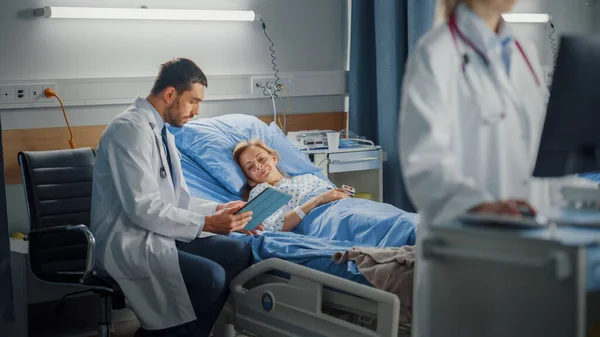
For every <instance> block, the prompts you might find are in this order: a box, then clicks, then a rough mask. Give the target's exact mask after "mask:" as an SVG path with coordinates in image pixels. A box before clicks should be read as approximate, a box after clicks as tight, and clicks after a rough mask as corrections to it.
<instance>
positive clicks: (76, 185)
mask: <svg viewBox="0 0 600 337" xmlns="http://www.w3.org/2000/svg"><path fill="white" fill-rule="evenodd" d="M95 157H96V155H95V152H94V149H92V148H81V149H75V150H54V151H24V152H20V153H19V155H18V159H19V165H20V166H21V173H22V175H23V187H24V189H25V199H26V202H27V211H28V213H29V222H30V230H31V231H30V233H29V261H30V267H31V270H32V272H33V274H34V275H35V276H36V277H37V278H38V279H41V280H43V281H49V282H60V283H80V282H85V277H84V276H85V275H86V266H88V265H89V263H90V261H89V257H90V249H93V247H91V248H90V245H92V246H93V237H92V238H91V240H92V241H90V238H88V237H87V236H86V235H85V233H84V231H81V230H71V229H66V227H65V226H76V225H85V226H89V224H90V209H91V197H92V179H93V174H94V160H95ZM71 228H72V227H71ZM92 251H93V250H92ZM87 269H89V268H87Z"/></svg>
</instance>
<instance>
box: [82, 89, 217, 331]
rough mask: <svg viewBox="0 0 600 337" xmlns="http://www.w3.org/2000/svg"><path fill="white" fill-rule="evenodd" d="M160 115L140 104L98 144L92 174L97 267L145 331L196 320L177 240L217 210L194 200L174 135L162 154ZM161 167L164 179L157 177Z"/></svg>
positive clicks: (195, 233)
mask: <svg viewBox="0 0 600 337" xmlns="http://www.w3.org/2000/svg"><path fill="white" fill-rule="evenodd" d="M163 125H164V123H163V121H162V118H161V117H160V115H158V112H156V110H155V109H154V108H153V107H152V105H150V103H149V102H148V101H147V100H146V99H144V98H138V99H137V100H136V101H135V102H134V104H133V105H132V106H131V107H129V109H127V110H126V111H125V112H123V113H122V114H120V115H119V116H117V117H116V118H115V119H114V120H113V121H112V122H111V123H110V124H109V125H108V126H107V128H106V130H105V131H104V133H103V134H102V137H101V139H100V144H99V146H98V150H97V156H96V163H95V167H94V184H93V191H92V210H91V225H90V227H91V230H92V232H93V234H94V236H95V238H96V257H97V259H96V261H97V263H98V265H99V267H100V268H102V269H104V270H105V271H106V272H108V273H109V274H110V275H111V276H112V277H113V278H114V279H115V280H116V282H117V283H118V284H119V285H120V286H121V288H122V290H123V292H124V294H125V296H126V298H127V300H128V301H129V303H130V305H131V307H132V308H133V311H134V312H135V314H136V315H137V317H138V319H139V320H140V322H141V325H142V327H143V328H145V329H148V330H155V329H164V328H168V327H172V326H176V325H180V324H183V323H186V322H190V321H193V320H194V319H196V316H195V314H194V310H193V308H192V304H191V302H190V299H189V297H188V293H187V291H186V287H185V284H184V281H183V277H182V275H181V271H180V269H179V262H178V256H177V248H176V247H175V240H180V241H185V242H189V241H191V240H193V239H195V238H196V237H198V236H199V235H201V231H202V229H203V226H204V215H210V214H213V213H214V211H215V208H216V205H217V204H216V203H214V202H209V201H204V200H198V199H195V198H191V197H190V194H189V192H188V189H187V186H186V184H185V181H184V179H183V175H182V171H181V164H180V158H179V152H178V151H177V148H176V147H175V145H174V138H173V135H171V134H170V133H168V146H169V152H170V155H171V162H172V165H173V176H174V177H175V186H173V183H172V182H171V181H172V180H171V172H169V165H168V162H167V159H166V154H165V151H164V148H163V145H162V144H163V143H162V137H161V129H162V126H163ZM161 165H162V166H163V167H164V168H165V170H166V173H167V176H166V177H165V178H164V179H163V178H161V176H160V170H161Z"/></svg>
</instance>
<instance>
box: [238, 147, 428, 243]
mask: <svg viewBox="0 0 600 337" xmlns="http://www.w3.org/2000/svg"><path fill="white" fill-rule="evenodd" d="M233 156H234V159H235V161H236V163H237V164H238V165H239V166H240V168H241V169H242V171H243V172H244V174H245V176H246V186H245V188H244V193H243V198H244V199H245V200H252V199H253V198H254V197H256V196H257V195H258V194H259V193H260V192H262V191H263V190H264V189H266V188H269V187H272V188H276V189H278V190H280V191H282V192H285V193H288V194H290V195H291V196H292V199H291V200H290V201H289V202H288V203H287V204H286V205H284V206H283V207H281V208H280V209H279V210H278V211H276V212H275V213H274V214H273V215H271V216H270V217H269V218H267V219H266V220H265V221H264V222H263V227H264V229H265V230H266V231H271V232H276V231H295V232H299V233H302V234H306V235H311V236H319V237H323V236H327V237H328V238H329V239H344V240H348V239H350V238H356V239H357V240H361V242H364V240H366V241H373V243H374V244H375V245H377V246H401V245H405V244H414V229H415V228H414V224H415V223H416V222H413V221H407V220H413V219H412V217H413V216H414V215H413V214H410V213H407V212H404V211H402V210H400V209H398V208H396V207H394V206H392V205H388V204H383V203H377V202H374V201H369V200H364V199H349V198H350V197H349V196H348V195H347V194H346V193H345V192H344V191H343V190H342V189H338V188H336V187H335V186H333V185H332V184H331V183H330V182H328V181H326V180H324V179H321V178H319V177H317V176H315V175H312V174H303V175H297V176H294V177H290V176H289V175H287V174H286V173H285V172H282V171H281V170H280V169H279V168H278V166H277V163H278V160H279V159H278V154H277V152H276V151H274V150H272V149H271V148H269V147H268V146H267V145H265V144H264V143H263V142H262V141H261V140H259V139H253V140H250V141H243V142H241V143H239V144H238V145H237V146H236V147H235V149H234V151H233ZM331 207H335V210H330V211H329V212H328V211H326V210H325V209H327V208H331ZM314 212H316V213H318V214H311V213H314ZM305 217H306V219H310V220H313V222H315V223H318V224H320V225H318V226H310V228H308V227H307V226H305V227H303V228H298V227H299V225H300V224H301V223H303V220H304V218H305ZM340 219H342V220H340ZM336 224H338V225H341V227H343V229H342V230H341V231H340V230H331V229H332V228H331V226H335V225H336ZM323 227H329V228H323ZM375 227H378V228H375ZM350 231H352V232H353V233H350ZM327 233H330V234H327ZM386 234H389V236H390V237H388V235H386ZM395 234H397V235H395ZM362 236H368V237H367V238H361V237H362ZM363 239H364V240H363Z"/></svg>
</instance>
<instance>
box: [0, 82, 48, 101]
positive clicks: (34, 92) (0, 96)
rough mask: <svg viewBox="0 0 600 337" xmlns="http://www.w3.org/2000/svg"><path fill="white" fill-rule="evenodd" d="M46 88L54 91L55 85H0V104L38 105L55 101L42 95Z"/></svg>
mask: <svg viewBox="0 0 600 337" xmlns="http://www.w3.org/2000/svg"><path fill="white" fill-rule="evenodd" d="M47 88H50V89H52V90H56V85H55V84H53V83H48V84H17V85H4V84H0V104H2V105H4V104H14V103H39V102H48V101H52V100H53V99H55V98H54V97H50V98H48V97H46V96H45V95H44V90H45V89H47Z"/></svg>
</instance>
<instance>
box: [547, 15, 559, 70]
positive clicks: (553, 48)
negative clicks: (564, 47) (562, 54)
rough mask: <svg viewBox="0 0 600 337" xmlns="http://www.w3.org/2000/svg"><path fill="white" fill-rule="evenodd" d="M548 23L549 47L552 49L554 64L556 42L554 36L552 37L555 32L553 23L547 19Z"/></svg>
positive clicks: (556, 53)
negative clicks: (549, 29) (549, 30)
mask: <svg viewBox="0 0 600 337" xmlns="http://www.w3.org/2000/svg"><path fill="white" fill-rule="evenodd" d="M548 23H549V24H550V28H551V29H552V31H551V32H550V36H549V37H548V38H549V39H550V48H551V49H552V62H553V63H552V64H553V65H554V66H556V58H557V56H558V43H557V42H556V38H555V37H554V33H556V29H555V28H554V23H553V22H552V21H548Z"/></svg>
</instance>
